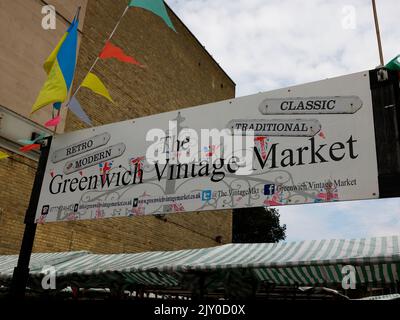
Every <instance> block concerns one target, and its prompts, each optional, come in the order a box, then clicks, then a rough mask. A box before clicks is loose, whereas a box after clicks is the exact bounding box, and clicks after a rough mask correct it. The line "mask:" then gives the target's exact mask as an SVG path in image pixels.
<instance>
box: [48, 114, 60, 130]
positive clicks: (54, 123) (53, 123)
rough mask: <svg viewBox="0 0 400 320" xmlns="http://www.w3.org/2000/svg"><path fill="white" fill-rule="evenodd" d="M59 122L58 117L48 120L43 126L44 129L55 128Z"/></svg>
mask: <svg viewBox="0 0 400 320" xmlns="http://www.w3.org/2000/svg"><path fill="white" fill-rule="evenodd" d="M60 121H61V116H60V115H58V116H57V117H55V118H53V119H50V120H49V121H47V122H46V123H45V124H44V125H45V126H46V127H55V126H57V125H58V124H59V123H60Z"/></svg>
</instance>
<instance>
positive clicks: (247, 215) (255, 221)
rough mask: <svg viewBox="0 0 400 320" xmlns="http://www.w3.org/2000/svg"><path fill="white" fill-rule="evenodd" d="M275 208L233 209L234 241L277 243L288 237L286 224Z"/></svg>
mask: <svg viewBox="0 0 400 320" xmlns="http://www.w3.org/2000/svg"><path fill="white" fill-rule="evenodd" d="M279 218H280V215H279V212H278V210H277V209H273V208H264V207H257V208H242V209H234V210H233V221H232V242H233V243H275V242H279V241H280V240H285V238H286V225H285V224H284V225H282V226H281V225H280V219H279Z"/></svg>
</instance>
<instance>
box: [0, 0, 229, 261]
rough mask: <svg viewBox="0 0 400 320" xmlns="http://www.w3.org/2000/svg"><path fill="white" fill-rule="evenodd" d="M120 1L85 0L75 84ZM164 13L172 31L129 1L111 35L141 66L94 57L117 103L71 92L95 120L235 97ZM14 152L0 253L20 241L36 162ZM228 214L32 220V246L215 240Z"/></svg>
mask: <svg viewBox="0 0 400 320" xmlns="http://www.w3.org/2000/svg"><path fill="white" fill-rule="evenodd" d="M125 6H126V0H118V1H111V0H96V1H93V0H89V1H88V4H87V8H86V16H85V23H84V27H83V37H82V42H81V47H80V52H79V58H78V64H77V73H76V77H75V88H76V84H77V83H80V82H81V81H82V79H83V77H84V76H85V75H86V73H87V71H88V68H89V67H90V65H91V63H92V62H93V61H94V59H95V58H96V55H97V54H98V52H100V50H101V48H102V45H103V41H104V40H105V39H106V37H107V35H108V34H109V33H110V32H111V30H112V28H113V26H114V25H115V23H116V21H117V20H118V18H119V16H120V15H121V13H122V12H123V10H124V8H125ZM170 17H171V18H172V21H173V23H174V25H175V28H176V29H177V33H174V32H173V31H172V30H170V29H169V28H168V27H167V26H166V25H164V23H163V21H162V20H161V19H160V18H158V17H157V16H155V15H153V14H151V13H149V12H147V11H144V10H142V9H138V8H135V9H133V8H131V9H129V11H128V13H127V14H126V16H125V17H124V19H123V20H122V22H121V24H120V27H119V29H118V31H117V32H116V34H115V36H114V37H113V40H112V42H113V44H115V45H117V46H120V47H122V48H124V51H125V52H126V53H127V54H129V55H133V56H134V57H135V58H136V59H137V60H138V61H140V62H141V63H143V64H144V65H145V66H146V67H145V68H139V67H137V66H133V65H130V64H124V63H122V62H119V61H116V60H106V61H100V62H99V63H98V64H97V65H96V67H95V68H94V70H93V72H94V73H95V74H96V75H97V76H99V77H100V79H102V81H103V82H104V83H105V85H106V87H107V88H108V89H109V91H110V94H111V96H112V97H113V99H114V101H115V105H112V104H110V103H109V102H108V101H107V100H106V99H104V98H102V97H100V96H96V95H95V94H93V93H91V92H90V91H88V90H87V89H85V88H82V89H81V90H80V91H79V93H78V95H77V97H78V99H79V100H80V102H81V104H82V106H83V107H84V109H85V110H86V111H87V113H88V115H89V116H90V117H91V119H92V120H93V123H94V125H100V124H105V123H111V122H116V121H121V120H126V119H132V118H137V117H141V116H146V115H151V114H156V113H160V112H165V111H170V110H176V109H180V108H183V107H189V106H194V105H199V104H204V103H209V102H213V101H218V100H224V99H228V98H232V97H234V94H235V85H234V83H233V82H232V81H231V80H230V79H229V77H228V76H227V75H226V74H225V73H224V72H223V71H222V69H221V68H220V67H219V66H218V65H217V64H216V62H215V61H214V60H213V59H212V58H211V57H210V56H209V55H208V54H207V52H206V51H205V50H204V49H203V47H202V46H201V44H199V43H198V42H197V40H196V39H195V38H194V37H193V35H192V34H191V33H190V32H189V31H188V30H187V29H186V28H185V27H184V25H183V24H182V23H181V22H180V21H179V19H178V18H177V17H176V16H175V15H174V14H173V13H171V12H170ZM73 89H74V88H73ZM83 127H85V124H84V123H82V122H80V121H79V120H78V119H77V118H76V117H75V116H74V115H73V114H71V113H68V116H67V121H66V128H65V130H66V131H72V130H77V129H80V128H83ZM12 158H15V159H18V160H20V161H22V162H25V163H27V164H21V163H19V162H16V161H15V160H13V159H6V160H2V165H1V166H0V173H1V177H2V179H4V180H5V181H7V188H6V190H4V191H3V190H2V191H1V196H0V209H1V211H0V219H1V220H0V221H1V223H0V254H4V253H16V252H17V251H18V249H19V245H20V239H21V235H22V230H23V224H22V221H23V217H24V214H25V210H26V207H27V203H28V199H29V194H30V188H31V186H32V181H33V176H34V173H35V170H34V169H33V167H35V166H36V163H34V162H32V161H30V160H27V159H24V158H22V157H20V156H18V155H12ZM3 161H4V162H3ZM165 220H166V221H165ZM231 220H232V217H231V212H230V211H218V212H201V213H197V212H195V213H176V214H169V215H167V216H166V217H165V219H164V220H161V219H159V218H156V217H154V216H144V217H143V216H141V217H131V218H110V219H103V220H96V221H78V222H62V223H48V224H45V225H39V226H38V229H37V235H36V240H35V245H34V251H36V252H39V251H40V252H46V251H65V250H90V251H92V252H99V253H112V252H114V253H117V252H137V251H147V250H174V249H183V248H199V247H207V246H214V245H217V244H218V242H217V241H216V240H215V237H217V236H221V237H222V243H226V242H230V241H231V223H232V222H231Z"/></svg>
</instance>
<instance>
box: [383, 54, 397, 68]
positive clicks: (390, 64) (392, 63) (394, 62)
mask: <svg viewBox="0 0 400 320" xmlns="http://www.w3.org/2000/svg"><path fill="white" fill-rule="evenodd" d="M385 68H386V69H389V70H394V71H400V54H399V55H398V56H397V57H395V58H394V59H392V60H390V61H389V62H388V63H387V64H386V66H385Z"/></svg>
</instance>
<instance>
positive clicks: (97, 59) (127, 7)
mask: <svg viewBox="0 0 400 320" xmlns="http://www.w3.org/2000/svg"><path fill="white" fill-rule="evenodd" d="M128 9H129V6H126V8H125V10H124V12H123V13H122V15H121V17H120V18H119V19H118V21H117V23H116V24H115V27H114V29H113V30H112V31H111V33H110V35H109V36H108V38H107V40H106V41H105V42H104V45H106V43H107V42H108V41H110V40H111V38H112V37H113V35H114V33H115V31H117V29H118V26H119V24H120V23H121V21H122V18H123V17H124V16H125V14H126V13H127V12H128ZM104 45H103V47H104ZM103 47H102V48H101V49H102V50H103ZM99 60H100V57H99V55H97V57H96V59H95V60H94V62H93V64H92V65H91V66H90V68H89V71H88V72H87V73H86V75H85V77H84V78H83V79H86V77H87V76H88V75H89V73H91V71H92V70H93V68H94V67H95V65H96V64H97V62H98V61H99ZM82 83H83V81H82V82H81V83H80V85H79V86H78V88H76V90H75V91H74V93H73V94H72V95H71V98H70V100H69V101H68V104H69V103H70V102H71V99H72V98H74V97H75V96H76V94H77V93H78V91H79V89H80V88H82ZM68 104H67V105H68Z"/></svg>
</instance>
